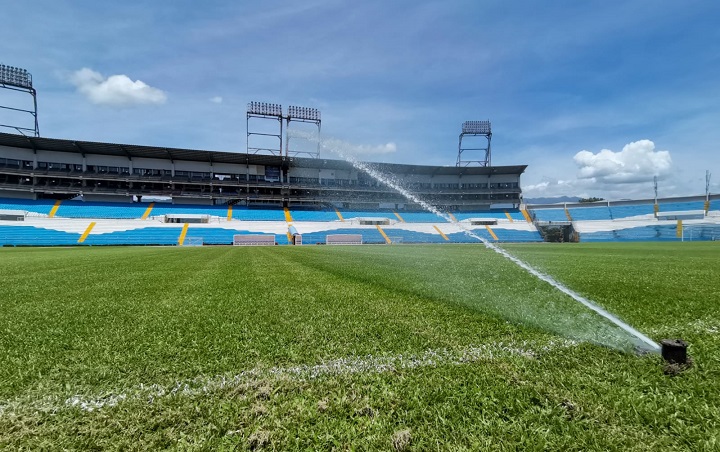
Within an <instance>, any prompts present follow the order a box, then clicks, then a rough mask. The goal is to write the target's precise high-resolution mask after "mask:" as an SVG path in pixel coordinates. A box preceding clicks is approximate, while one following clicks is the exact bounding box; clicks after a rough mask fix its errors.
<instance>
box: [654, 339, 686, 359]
mask: <svg viewBox="0 0 720 452" xmlns="http://www.w3.org/2000/svg"><path fill="white" fill-rule="evenodd" d="M687 346H688V344H687V342H685V341H684V340H682V339H663V340H662V342H660V347H661V350H662V351H661V353H662V357H663V359H664V360H665V361H667V362H668V363H669V364H681V365H682V364H687V362H688V356H687Z"/></svg>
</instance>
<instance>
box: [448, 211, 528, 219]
mask: <svg viewBox="0 0 720 452" xmlns="http://www.w3.org/2000/svg"><path fill="white" fill-rule="evenodd" d="M506 212H507V214H509V215H510V218H512V220H513V221H525V217H523V215H522V213H520V211H519V210H517V209H507V210H497V209H496V210H486V211H477V212H457V213H455V214H454V215H455V218H457V220H458V221H463V220H469V219H470V218H495V219H498V220H508V217H507V214H506ZM435 221H437V220H435Z"/></svg>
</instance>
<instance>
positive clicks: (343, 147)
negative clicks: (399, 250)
mask: <svg viewBox="0 0 720 452" xmlns="http://www.w3.org/2000/svg"><path fill="white" fill-rule="evenodd" d="M288 133H290V131H288ZM293 135H294V136H296V137H299V138H304V139H307V140H309V141H314V142H316V143H318V145H319V146H320V147H322V148H324V149H327V150H329V151H331V152H333V153H334V154H337V155H339V156H340V157H342V158H343V159H345V160H346V161H347V162H348V163H350V164H351V165H353V166H354V167H355V168H357V169H359V170H361V171H363V172H365V173H367V174H369V175H370V176H371V177H373V178H374V179H376V180H377V181H379V182H381V183H383V184H385V185H387V186H388V187H390V188H392V189H394V190H395V191H397V192H398V193H400V194H401V195H402V196H403V197H405V198H406V199H407V200H409V201H411V202H413V203H415V204H417V205H420V206H421V207H422V208H423V209H425V210H426V211H428V212H432V213H434V214H435V215H437V216H439V217H441V218H443V219H444V220H445V221H447V222H448V223H451V224H454V225H455V226H457V227H459V228H460V229H461V230H462V231H463V232H464V233H465V234H467V235H468V236H470V237H472V238H474V239H476V240H478V241H479V242H481V243H482V244H483V245H484V246H485V248H487V249H489V250H492V251H494V252H495V253H498V254H500V255H502V256H503V257H505V258H506V259H508V260H509V261H511V262H513V263H514V264H516V265H517V266H519V267H520V268H522V269H523V270H525V271H526V272H528V273H530V274H531V275H533V276H535V277H537V278H538V279H540V280H542V281H544V282H546V283H548V284H550V285H551V286H553V287H554V288H555V289H557V290H559V291H560V292H562V293H564V294H565V295H568V296H570V297H571V298H572V299H573V300H575V301H577V302H578V303H580V304H582V305H584V306H585V307H587V308H588V309H590V310H591V311H593V312H595V313H596V314H598V315H600V316H602V317H604V318H605V319H606V320H609V321H610V322H611V323H613V324H615V326H617V327H618V328H620V329H621V330H623V331H624V332H625V333H627V334H629V335H630V336H631V337H632V338H633V342H634V345H635V348H636V350H639V351H643V352H646V353H659V352H660V351H661V348H660V345H658V344H657V343H656V342H655V341H653V340H652V339H650V338H649V337H647V336H645V335H644V334H643V333H641V332H640V331H638V330H636V329H635V328H633V327H632V326H630V325H628V324H627V323H625V322H623V321H622V320H620V319H619V318H618V317H616V316H615V315H613V314H611V313H610V312H608V311H606V310H605V309H603V308H601V307H600V306H598V305H597V304H595V303H594V302H592V301H591V300H589V299H587V298H585V297H583V296H582V295H580V294H578V293H577V292H575V291H573V290H572V289H570V288H568V287H566V286H564V285H563V284H561V283H560V282H558V281H556V280H555V279H554V278H552V277H551V276H550V275H547V274H545V273H542V272H540V271H538V270H536V269H535V268H534V267H532V266H530V265H529V264H527V263H525V262H524V261H522V260H520V259H518V258H517V257H515V256H513V255H511V254H510V253H508V252H507V251H505V250H504V249H502V248H500V247H499V246H496V245H495V244H493V243H490V242H489V241H488V240H485V239H484V238H482V237H480V236H479V235H477V234H475V233H474V232H473V231H472V230H471V229H468V228H467V227H466V226H465V225H463V224H461V223H460V222H458V221H457V220H455V219H454V218H453V217H452V216H450V215H449V214H448V213H446V212H443V211H441V210H440V209H438V208H437V207H435V206H434V205H432V204H430V203H428V202H426V201H424V200H422V199H420V198H419V197H418V196H416V195H415V194H413V193H411V192H410V191H408V190H407V189H406V188H404V187H403V186H402V184H401V183H400V181H398V180H396V179H394V178H392V177H388V175H386V174H383V173H382V172H380V171H378V170H376V169H375V168H373V167H372V166H371V165H369V164H367V163H365V162H361V161H360V160H358V159H357V158H355V156H354V155H352V152H348V151H351V150H352V146H351V145H349V144H347V143H344V142H342V141H340V140H336V139H328V138H324V137H320V136H319V135H316V134H310V133H307V132H299V131H293Z"/></svg>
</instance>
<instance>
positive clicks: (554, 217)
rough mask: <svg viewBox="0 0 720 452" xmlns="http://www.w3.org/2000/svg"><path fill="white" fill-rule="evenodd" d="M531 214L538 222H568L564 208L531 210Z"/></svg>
mask: <svg viewBox="0 0 720 452" xmlns="http://www.w3.org/2000/svg"><path fill="white" fill-rule="evenodd" d="M532 213H533V214H534V215H535V219H536V220H538V221H568V217H567V215H565V208H552V209H533V210H532Z"/></svg>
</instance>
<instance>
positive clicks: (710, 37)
mask: <svg viewBox="0 0 720 452" xmlns="http://www.w3.org/2000/svg"><path fill="white" fill-rule="evenodd" d="M3 14H4V15H5V20H4V21H3V22H4V23H5V24H6V25H5V26H3V27H2V28H0V40H2V42H4V43H5V45H4V48H3V52H2V53H0V62H1V63H4V64H6V65H13V66H19V67H23V68H26V69H28V70H29V71H30V72H31V73H32V74H33V78H34V86H35V87H36V88H37V90H38V103H39V119H40V132H41V135H43V136H47V137H53V138H70V139H78V140H90V141H110V142H117V143H131V144H145V145H159V146H167V147H182V148H193V149H195V148H197V149H211V150H224V151H236V152H244V151H245V147H246V130H245V111H246V105H247V103H248V102H249V101H267V102H275V103H281V104H283V106H287V105H301V106H310V107H316V108H318V109H320V110H321V112H322V118H323V126H322V127H323V133H324V134H325V135H329V136H332V137H334V138H338V139H341V140H344V141H347V142H351V143H354V144H357V145H360V146H361V149H362V150H363V151H366V152H367V154H366V155H363V156H361V157H362V158H364V159H366V160H372V161H386V162H398V163H416V164H432V165H454V164H455V161H456V158H457V148H458V135H459V133H460V126H461V124H462V122H463V121H466V120H477V119H489V120H490V121H491V122H492V125H493V139H492V149H493V157H492V160H493V164H495V165H514V164H527V165H529V167H528V169H527V171H526V173H525V175H524V176H523V179H522V185H523V188H524V190H525V192H526V197H538V196H559V195H568V196H572V195H579V196H600V197H604V198H609V199H620V198H626V197H651V196H652V178H653V176H654V175H657V176H658V177H659V179H660V183H659V193H660V195H661V196H674V195H689V194H702V193H704V189H705V170H710V171H711V172H712V173H713V174H714V178H713V183H712V187H711V191H712V192H715V193H717V192H720V103H719V102H718V99H720V27H718V26H717V22H718V19H719V18H720V3H717V2H713V1H707V0H706V1H693V0H688V1H685V2H681V3H678V2H669V1H651V0H647V1H635V0H628V1H602V2H601V1H582V2H579V1H577V0H573V1H550V2H536V1H514V2H509V1H481V0H475V1H437V2H420V1H404V0H402V1H393V2H388V1H375V0H368V1H364V2H344V1H333V0H307V1H304V2H296V1H273V2H260V1H245V2H238V1H204V2H196V1H192V2H191V1H185V0H179V1H178V0H176V1H172V2H171V1H164V2H162V1H156V2H139V1H134V0H133V1H124V2H113V3H108V2H96V1H84V0H78V1H62V0H52V1H49V0H38V1H33V2H9V4H7V5H4V6H3ZM8 24H9V26H8ZM9 43H12V45H8V44H9ZM2 91H4V90H2ZM3 95H5V94H4V93H2V92H0V96H3ZM372 151H376V152H375V153H372ZM380 151H382V152H380ZM583 151H584V152H583ZM328 157H331V156H328Z"/></svg>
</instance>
